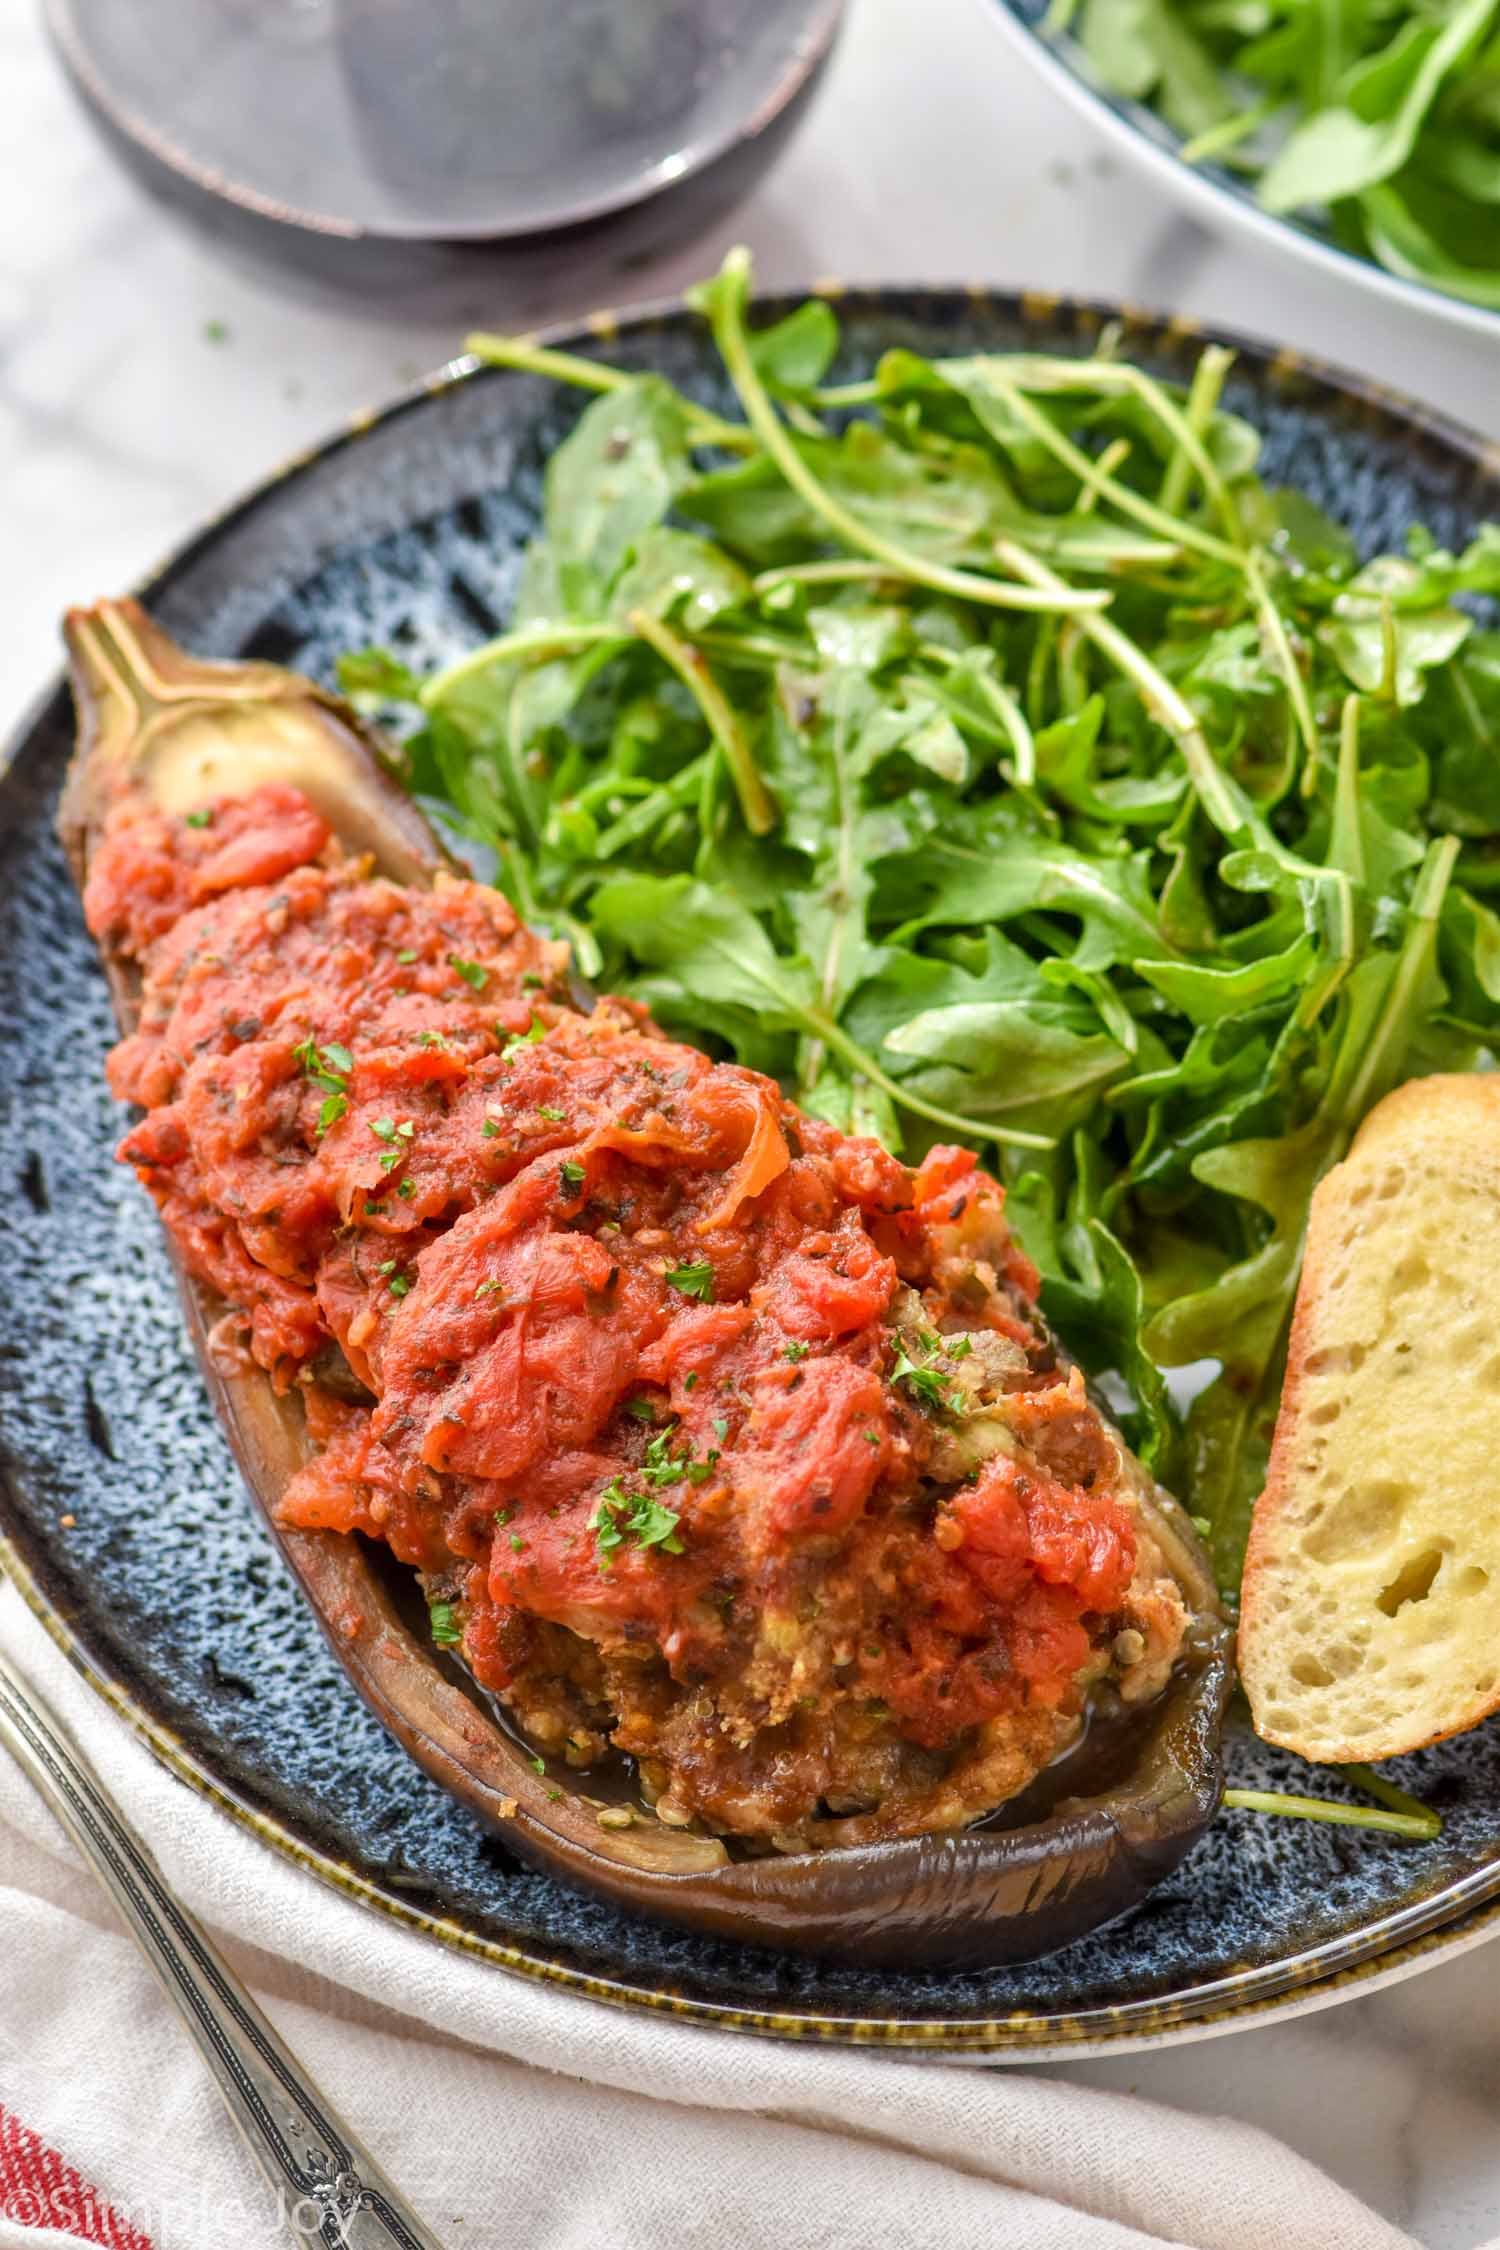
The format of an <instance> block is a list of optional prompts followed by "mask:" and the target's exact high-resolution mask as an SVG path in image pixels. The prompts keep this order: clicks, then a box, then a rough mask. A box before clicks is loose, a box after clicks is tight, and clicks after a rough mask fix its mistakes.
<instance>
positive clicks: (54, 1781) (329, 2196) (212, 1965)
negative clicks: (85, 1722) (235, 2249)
mask: <svg viewBox="0 0 1500 2250" xmlns="http://www.w3.org/2000/svg"><path fill="white" fill-rule="evenodd" d="M0 1742H3V1743H4V1744H5V1746H6V1748H7V1749H8V1750H10V1751H11V1753H12V1754H13V1756H14V1757H15V1758H16V1760H17V1762H18V1763H19V1764H20V1766H21V1767H22V1769H23V1771H24V1772H25V1773H26V1774H27V1776H28V1777H29V1779H30V1780H31V1781H33V1782H34V1783H35V1785H36V1787H37V1788H38V1789H39V1790H40V1792H41V1794H42V1795H43V1797H45V1798H46V1800H47V1803H48V1804H49V1805H50V1806H51V1808H52V1810H53V1811H54V1812H55V1813H56V1815H57V1817H58V1819H59V1820H60V1821H61V1822H62V1825H63V1827H64V1828H65V1829H66V1830H67V1832H68V1834H69V1835H70V1836H71V1837H72V1839H73V1841H74V1843H75V1844H76V1845H77V1846H78V1849H79V1850H80V1851H81V1852H82V1854H83V1856H84V1858H85V1859H86V1860H87V1861H88V1863H89V1865H90V1866H91V1867H92V1869H93V1871H94V1873H95V1875H97V1877H98V1878H99V1881H100V1883H101V1884H102V1885H103V1887H104V1889H105V1890H106V1891H107V1892H108V1893H109V1896H110V1897H111V1899H112V1900H113V1901H114V1903H115V1905H116V1907H117V1908H118V1909H119V1912H120V1913H121V1915H122V1916H123V1917H124V1919H125V1921H126V1923H127V1924H128V1926H129V1928H130V1932H131V1935H132V1936H133V1937H134V1939H135V1941H136V1943H137V1944H138V1945H139V1947H140V1949H141V1951H142V1952H143V1953H144V1954H145V1956H146V1959H147V1960H148V1961H149V1962H150V1964H151V1966H152V1968H153V1969H154V1970H155V1972H156V1974H157V1976H158V1977H159V1978H160V1980H161V1982H162V1984H163V1986H164V1987H165V1988H166V1992H167V1996H168V1998H169V1999H170V2000H171V2001H172V2002H173V2004H174V2006H175V2007H176V2008H177V2011H178V2013H179V2014H180V2015H181V2017H182V2019H183V2021H184V2023H185V2024H186V2025H187V2027H188V2030H189V2031H190V2032H191V2033H192V2036H193V2038H194V2040H195V2041H196V2043H197V2046H198V2049H199V2052H200V2053H201V2054H202V2056H203V2058H204V2060H205V2061H206V2062H207V2064H208V2067H209V2069H210V2070H211V2071H212V2072H213V2074H214V2077H215V2078H216V2079H217V2080H218V2083H219V2091H220V2092H221V2093H222V2095H223V2096H224V2099H225V2101H226V2102H227V2103H228V2105H229V2110H230V2113H231V2115H232V2116H233V2118H234V2120H235V2123H236V2124H237V2125H238V2126H239V2128H240V2130H241V2132H242V2133H243V2134H244V2136H245V2139H246V2140H247V2141H248V2142H249V2144H250V2149H251V2152H252V2154H253V2155H254V2156H255V2157H256V2158H257V2160H258V2161H259V2163H260V2166H261V2169H262V2170H263V2171H264V2173H265V2175H266V2177H267V2179H268V2180H269V2181H270V2183H271V2186H272V2188H273V2190H274V2191H275V2194H276V2197H277V2201H278V2205H279V2208H280V2211H281V2215H282V2217H283V2219H284V2221H285V2223H286V2225H287V2227H288V2229H289V2231H290V2233H291V2235H292V2237H293V2239H294V2240H295V2241H296V2242H298V2243H306V2244H311V2243H319V2244H322V2245H324V2246H325V2250H392V2246H393V2245H399V2246H400V2250H442V2245H441V2244H440V2243H439V2241H438V2238H437V2236H436V2235H434V2234H433V2233H431V2232H430V2231H429V2229H428V2228H427V2227H425V2226H424V2225H423V2224H422V2222H421V2220H420V2219H419V2218H418V2217H417V2216H416V2214H415V2212H414V2211H412V2210H411V2208H410V2207H409V2205H408V2204H407V2203H406V2201H405V2200H404V2198H403V2197H402V2196H401V2195H400V2194H398V2192H397V2190H396V2189H395V2188H394V2187H393V2186H392V2185H391V2183H390V2181H389V2180H388V2179H387V2178H386V2176H385V2174H384V2173H383V2172H382V2171H381V2169H380V2167H379V2165H378V2164H377V2163H376V2162H375V2160H374V2158H373V2157H372V2156H371V2155H370V2153H369V2151H368V2150H367V2149H366V2148H365V2147H364V2146H363V2144H362V2143H361V2142H360V2141H359V2139H358V2138H357V2137H356V2135H355V2134H354V2133H352V2132H351V2131H350V2129H349V2127H348V2126H347V2125H346V2124H345V2123H344V2122H343V2120H342V2118H340V2116H339V2115H338V2112H337V2111H336V2110H334V2109H333V2108H332V2107H331V2106H330V2105H329V2104H328V2103H327V2102H326V2101H325V2100H324V2098H323V2096H322V2095H321V2094H320V2093H319V2092H318V2090H317V2088H316V2087H315V2086H314V2085H313V2083H312V2081H311V2080H310V2079H309V2078H308V2076H307V2074H306V2072H305V2071H304V2070H303V2069H302V2066H301V2064H300V2063H299V2062H298V2061H297V2059H296V2057H295V2055H293V2053H292V2052H291V2050H290V2048H289V2047H287V2046H286V2044H285V2042H284V2041H283V2040H282V2039H281V2037H280V2035H279V2034H278V2033H277V2032H276V2031H275V2030H274V2029H273V2027H272V2025H271V2024H270V2023H269V2022H268V2021H267V2019H266V2018H265V2016H263V2015H262V2013H261V2011H260V2009H259V2008H258V2007H257V2006H256V2004H255V2002H254V2001H253V2000H252V1999H251V1997H250V1995H249V1993H248V1992H247V1991H246V1990H245V1987H244V1986H243V1985H242V1984H241V1983H240V1980H239V1978H238V1977H237V1976H236V1975H235V1974H234V1971H233V1970H232V1969H231V1968H230V1967H229V1964H228V1963H227V1961H225V1959H224V1957H223V1955H222V1954H221V1953H220V1952H219V1950H218V1947H217V1946H216V1945H215V1944H214V1943H213V1941H212V1939H211V1938H210V1937H209V1936H208V1934H207V1933H206V1931H204V1930H203V1929H202V1928H200V1926H199V1924H198V1923H197V1922H196V1921H195V1920H194V1918H193V1916H192V1915H191V1914H189V1913H188V1911H187V1909H186V1908H185V1907H184V1906H182V1905H180V1904H179V1903H178V1901H177V1900H176V1899H175V1898H174V1897H173V1895H172V1893H171V1891H170V1890H168V1888H167V1886H166V1884H165V1883H164V1882H163V1880H162V1878H161V1875H160V1874H159V1872H158V1871H157V1868H156V1865H155V1862H154V1861H153V1860H152V1858H151V1855H150V1853H149V1852H148V1851H147V1849H146V1847H145V1845H144V1844H143V1843H142V1842H141V1840H140V1838H139V1837H138V1836H137V1835H136V1834H135V1832H134V1831H133V1830H132V1828H131V1827H130V1825H129V1823H128V1822H127V1821H126V1819H125V1817H124V1815H123V1814H122V1813H121V1812H120V1811H119V1809H118V1807H117V1806H116V1805H115V1804H114V1802H113V1800H112V1799H111V1797H110V1796H109V1794H108V1792H107V1791H106V1790H105V1788H104V1786H103V1784H102V1783H101V1781H100V1780H99V1778H98V1776H97V1774H95V1773H94V1772H93V1770H92V1769H91V1768H90V1766H89V1765H88V1764H87V1762H86V1761H85V1759H84V1758H83V1757H82V1755H81V1754H80V1753H79V1752H78V1751H77V1750H75V1749H74V1748H73V1747H72V1746H71V1745H70V1744H69V1743H68V1742H67V1740H66V1738H65V1737H64V1736H63V1734H62V1732H61V1730H60V1728H59V1727H58V1725H57V1722H56V1720H55V1719H54V1718H53V1717H52V1716H51V1714H50V1713H49V1712H48V1710H47V1708H46V1706H45V1705H44V1704H43V1703H42V1702H41V1701H40V1700H39V1698H38V1697H37V1695H36V1693H35V1691H34V1690H33V1689H32V1688H30V1687H29V1686H27V1684H26V1683H25V1681H23V1680H22V1679H21V1677H20V1675H19V1674H18V1673H17V1672H16V1671H15V1670H14V1669H13V1667H12V1666H11V1665H10V1664H9V1663H8V1662H7V1661H6V1659H5V1658H4V1657H3V1656H0Z"/></svg>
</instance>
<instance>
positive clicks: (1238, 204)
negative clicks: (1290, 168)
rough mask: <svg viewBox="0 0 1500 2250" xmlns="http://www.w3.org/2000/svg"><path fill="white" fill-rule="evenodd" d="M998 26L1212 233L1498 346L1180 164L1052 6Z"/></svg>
mask: <svg viewBox="0 0 1500 2250" xmlns="http://www.w3.org/2000/svg"><path fill="white" fill-rule="evenodd" d="M989 4H990V6H991V7H992V8H993V10H994V13H995V19H996V21H997V23H998V24H999V26H1000V28H1001V30H1002V31H1003V32H1004V33H1005V34H1006V36H1007V38H1008V39H1009V41H1010V43H1011V45H1012V47H1013V48H1014V49H1015V51H1016V52H1017V54H1018V55H1020V56H1021V57H1022V59H1023V60H1024V62H1025V63H1026V65H1027V66H1028V68H1030V69H1032V70H1034V71H1035V72H1036V73H1037V75H1038V76H1039V77H1042V78H1045V79H1046V80H1047V81H1048V83H1049V84H1050V85H1051V86H1053V87H1054V88H1055V90H1056V91H1057V92H1058V93H1059V94H1061V95H1062V96H1063V98H1064V100H1066V101H1068V102H1071V103H1072V105H1073V107H1074V108H1075V109H1077V110H1079V111H1081V112H1082V113H1083V115H1084V116H1086V117H1087V118H1088V120H1089V122H1090V124H1091V125H1092V126H1093V127H1094V129H1095V130H1096V131H1097V132H1100V133H1103V134H1105V135H1106V136H1107V137H1108V138H1109V139H1110V140H1111V141H1112V142H1113V143H1114V145H1115V146H1116V147H1117V148H1118V149H1119V150H1120V151H1121V153H1122V154H1123V155H1125V156H1127V157H1128V158H1129V159H1130V161H1131V162H1132V163H1133V164H1138V165H1141V166H1142V167H1144V169H1145V170H1147V171H1148V172H1150V173H1151V174H1152V175H1153V176H1154V178H1156V179H1157V180H1159V181H1160V182H1161V184H1162V186H1163V187H1164V188H1166V189H1167V190H1168V191H1169V193H1171V194H1172V195H1173V196H1175V197H1176V199H1177V201H1178V202H1179V203H1182V204H1184V205H1186V206H1187V207H1188V209H1190V210H1193V211H1196V212H1197V214H1198V216H1199V217H1200V218H1201V219H1202V220H1203V221H1204V224H1205V225H1208V226H1216V227H1220V228H1223V227H1231V228H1233V229H1234V230H1235V231H1236V232H1238V233H1240V234H1244V235H1246V236H1248V237H1249V238H1250V239H1251V240H1252V241H1255V242H1258V243H1260V244H1261V246H1262V247H1263V248H1264V249H1268V250H1273V251H1275V252H1276V253H1278V255H1280V256H1282V257H1291V258H1295V259H1296V260H1297V262H1298V263H1299V264H1300V265H1302V266H1305V267H1307V268H1309V269H1310V270H1311V271H1313V272H1317V271H1319V270H1320V269H1321V271H1322V272H1323V273H1324V275H1326V276H1329V277H1337V278H1341V279H1343V280H1344V281H1347V282H1352V283H1353V284H1354V286H1355V287H1356V288H1358V289H1363V290H1366V291H1367V292H1369V293H1371V294H1372V295H1374V296H1376V297H1384V298H1385V300H1386V302H1387V303H1388V304H1394V305H1399V306H1401V307H1403V308H1404V309H1405V310H1406V311H1407V312H1411V311H1412V310H1413V309H1415V310H1417V311H1420V312H1425V313H1436V314H1437V315H1438V317H1439V318H1440V319H1444V320H1450V321H1454V322H1456V323H1457V324H1458V325H1459V326H1460V327H1461V328H1471V329H1477V330H1478V331H1479V332H1480V333H1481V334H1482V335H1486V336H1488V337H1489V338H1490V340H1491V342H1494V341H1495V340H1496V339H1500V312H1497V311H1496V310H1495V309H1494V308H1493V307H1492V306H1489V305H1477V304H1471V303H1470V302H1469V301H1468V300H1467V299H1466V298H1463V297H1455V296H1453V295H1451V294H1450V293H1449V292H1448V291H1447V290H1445V289H1438V288H1435V287H1434V286H1433V284H1432V283H1431V282H1428V281H1421V280H1418V279H1417V278H1416V277H1415V276H1412V277H1408V276H1407V275H1405V274H1400V273H1392V272H1391V271H1390V270H1389V269H1388V268H1387V267H1385V266H1382V265H1379V264H1377V263H1376V261H1375V260H1374V259H1373V258H1362V257H1359V256H1358V255H1356V253H1355V252H1354V251H1352V250H1346V249H1345V248H1344V247H1343V245H1342V244H1341V243H1340V242H1339V241H1338V239H1337V237H1336V236H1335V234H1334V232H1333V229H1332V227H1331V226H1330V225H1328V224H1327V222H1326V221H1324V220H1320V219H1318V218H1317V217H1315V216H1313V215H1312V214H1309V213H1302V214H1299V215H1298V216H1296V217H1294V218H1281V217H1278V216H1275V215H1273V214H1272V213H1271V212H1269V211H1265V210H1263V209H1262V208H1261V206H1260V204H1259V203H1258V202H1257V200H1256V197H1255V194H1254V191H1253V189H1252V187H1251V186H1250V184H1249V183H1248V182H1247V181H1246V179H1245V178H1244V176H1243V175H1242V174H1241V173H1238V172H1234V171H1232V170H1231V169H1230V168H1229V167H1228V166H1227V165H1225V164H1214V163H1203V164H1188V163H1185V162H1184V161H1183V156H1182V151H1183V147H1184V142H1183V138H1182V135H1181V134H1180V133H1178V132H1177V131H1176V130H1175V129H1174V127H1172V126H1171V125H1169V124H1167V122H1166V120H1165V119H1164V118H1162V117H1159V116H1158V115H1157V113H1156V111H1155V110H1154V109H1152V108H1151V107H1150V105H1149V104H1148V103H1146V102H1139V101H1133V100H1131V98H1130V97H1129V96H1128V95H1123V94H1116V93H1114V92H1112V91H1111V89H1110V88H1109V87H1107V86H1105V85H1103V84H1102V83H1101V82H1100V80H1099V78H1098V77H1097V75H1096V74H1095V72H1094V70H1093V68H1092V67H1091V65H1090V62H1089V58H1088V56H1087V54H1086V53H1085V52H1084V49H1083V47H1082V46H1081V45H1080V44H1079V42H1078V41H1077V40H1076V39H1072V38H1069V36H1068V34H1067V33H1066V32H1061V31H1059V32H1053V31H1048V30H1047V28H1046V25H1047V18H1048V16H1049V14H1050V13H1051V0H989Z"/></svg>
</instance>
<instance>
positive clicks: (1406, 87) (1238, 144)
mask: <svg viewBox="0 0 1500 2250" xmlns="http://www.w3.org/2000/svg"><path fill="white" fill-rule="evenodd" d="M1075 12H1076V8H1075V5H1074V4H1070V0H1055V4H1054V7H1053V10H1052V12H1051V16H1050V17H1049V25H1050V27H1051V28H1052V29H1054V30H1056V31H1058V32H1063V31H1066V30H1067V28H1068V26H1069V23H1070V22H1071V20H1072V18H1073V16H1074V14H1075ZM1077 36H1078V41H1079V45H1080V48H1081V50H1082V53H1083V56H1084V58H1085V67H1086V68H1087V70H1088V71H1089V72H1091V73H1092V75H1093V76H1095V77H1096V78H1097V79H1100V80H1102V81H1103V83H1104V84H1105V85H1106V86H1108V87H1109V88H1111V89H1112V90H1113V91H1114V92H1116V93H1118V94H1122V95H1124V96H1126V97H1127V98H1129V99H1132V100H1136V101H1149V102H1151V103H1152V104H1153V105H1154V106H1155V107H1156V108H1157V109H1159V110H1160V112H1161V114H1162V115H1163V116H1164V117H1165V118H1166V120H1167V121H1168V123H1169V124H1171V125H1173V126H1175V127H1176V128H1177V130H1178V131H1179V132H1181V133H1182V134H1184V135H1185V136H1187V139H1186V145H1185V146H1184V148H1183V150H1182V153H1183V155H1184V157H1185V158H1187V160H1188V161H1189V162H1203V161H1208V160H1210V159H1217V160H1218V161H1220V162H1221V163H1223V164H1225V165H1227V166H1229V167H1231V168H1232V169H1233V170H1234V171H1236V172H1238V173H1241V174H1248V175H1249V176H1250V177H1251V178H1253V179H1255V180H1256V182H1257V193H1258V196H1259V200H1260V201H1261V203H1262V204H1263V205H1264V206H1265V207H1266V209H1267V210H1270V211H1274V212H1277V213H1292V212H1299V213H1306V214H1310V215H1311V216H1312V217H1313V218H1314V219H1315V220H1322V221H1323V222H1324V223H1325V225H1326V227H1327V231H1328V232H1329V233H1330V234H1331V236H1332V238H1333V239H1334V240H1335V241H1337V242H1339V243H1340V244H1341V245H1343V246H1344V247H1346V248H1348V249H1351V250H1353V251H1354V252H1355V253H1356V254H1358V255H1362V256H1364V257H1367V258H1372V259H1375V260H1378V261H1379V262H1380V263H1381V264H1382V265H1384V266H1387V267H1389V269H1390V270H1391V272H1393V273H1399V274H1402V275H1405V276H1406V277H1407V278H1409V279H1411V280H1415V281H1420V282H1425V283H1426V284H1427V285H1428V286H1429V287H1431V288H1434V289H1441V290H1446V291H1447V292H1448V293H1449V294H1450V295H1452V296H1456V297H1462V298H1465V299H1467V300H1468V302H1470V303H1471V304H1480V305H1490V306H1500V247H1497V245H1500V232H1497V229H1496V226H1495V208H1496V205H1497V203H1500V150H1497V146H1496V140H1497V126H1500V111H1497V104H1496V100H1495V92H1494V89H1495V85H1496V81H1497V71H1496V56H1497V52H1500V7H1497V0H1447V5H1437V4H1435V0H1382V4H1381V5H1379V6H1372V5H1370V4H1369V0H1272V4H1271V5H1269V6H1265V5H1259V4H1255V0H1088V4H1087V6H1086V7H1085V8H1084V10H1083V13H1082V15H1081V17H1080V18H1079V21H1078V29H1077Z"/></svg>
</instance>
